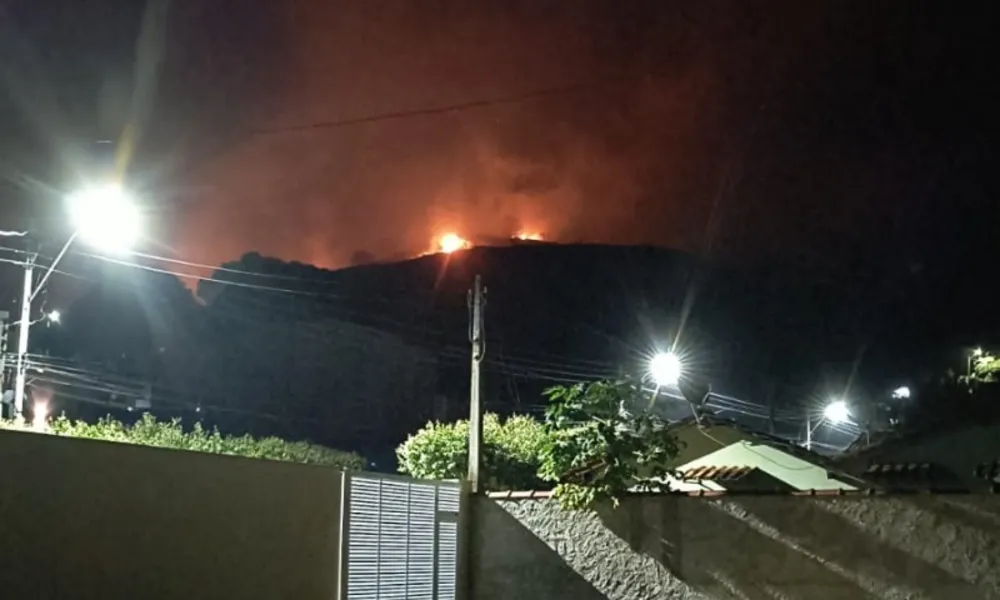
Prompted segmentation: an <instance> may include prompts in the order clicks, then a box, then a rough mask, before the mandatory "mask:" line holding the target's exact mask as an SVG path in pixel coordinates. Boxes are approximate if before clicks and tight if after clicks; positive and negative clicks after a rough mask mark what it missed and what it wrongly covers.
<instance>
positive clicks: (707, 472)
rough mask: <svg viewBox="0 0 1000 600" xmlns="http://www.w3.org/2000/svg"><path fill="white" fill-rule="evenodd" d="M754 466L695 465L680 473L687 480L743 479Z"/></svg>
mask: <svg viewBox="0 0 1000 600" xmlns="http://www.w3.org/2000/svg"><path fill="white" fill-rule="evenodd" d="M753 469H754V468H753V467H729V466H726V467H713V466H705V467H695V468H693V469H688V470H687V471H682V472H681V473H680V478H681V479H683V480H685V481H700V480H704V479H707V480H709V481H732V480H734V479H741V478H743V477H746V476H747V475H748V474H749V473H750V472H751V471H753Z"/></svg>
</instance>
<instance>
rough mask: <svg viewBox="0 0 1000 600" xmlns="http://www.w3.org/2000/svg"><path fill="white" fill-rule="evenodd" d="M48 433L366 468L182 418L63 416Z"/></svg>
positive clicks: (316, 450) (301, 445) (331, 454)
mask: <svg viewBox="0 0 1000 600" xmlns="http://www.w3.org/2000/svg"><path fill="white" fill-rule="evenodd" d="M0 427H2V428H8V429H12V428H14V427H15V426H14V425H13V424H11V423H9V422H0ZM48 431H49V433H53V434H55V435H62V436H67V437H77V438H88V439H93V440H104V441H107V442H120V443H125V444H137V445H140V446H153V447H156V448H172V449H175V450H190V451H194V452H208V453H211V454H226V455H230V456H244V457H247V458H259V459H266V460H279V461H285V462H295V463H306V464H313V465H325V466H331V467H337V468H340V469H352V470H360V469H363V468H364V465H365V462H364V459H363V458H362V457H361V456H359V455H357V454H353V453H350V452H342V451H339V450H333V449H331V448H326V447H324V446H318V445H316V444H310V443H308V442H290V441H287V440H283V439H280V438H276V437H265V438H256V437H253V436H250V435H242V436H230V435H223V434H221V433H220V432H219V430H218V429H214V428H213V429H211V430H209V429H205V428H204V427H202V425H201V423H195V424H194V426H193V427H191V428H190V429H188V430H185V429H184V427H183V426H182V425H181V421H180V419H173V420H171V421H158V420H157V419H156V417H154V416H152V415H150V414H144V415H142V417H141V418H140V419H139V420H138V421H136V422H135V423H134V424H132V425H127V424H125V423H122V422H121V421H117V420H115V419H113V418H111V417H110V416H108V417H105V418H103V419H101V420H100V421H98V422H96V423H86V422H83V421H72V420H70V419H68V418H66V417H65V416H60V417H58V418H55V419H53V420H52V421H51V422H49V424H48Z"/></svg>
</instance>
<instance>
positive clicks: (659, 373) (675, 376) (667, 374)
mask: <svg viewBox="0 0 1000 600" xmlns="http://www.w3.org/2000/svg"><path fill="white" fill-rule="evenodd" d="M683 371H684V366H683V365H682V364H681V359H680V358H679V357H678V356H677V355H676V354H674V353H673V352H660V353H659V354H657V355H656V356H654V357H653V360H651V361H649V374H650V375H651V376H652V378H653V382H654V383H656V385H657V386H659V387H663V386H668V385H677V382H678V381H680V380H681V375H682V373H683Z"/></svg>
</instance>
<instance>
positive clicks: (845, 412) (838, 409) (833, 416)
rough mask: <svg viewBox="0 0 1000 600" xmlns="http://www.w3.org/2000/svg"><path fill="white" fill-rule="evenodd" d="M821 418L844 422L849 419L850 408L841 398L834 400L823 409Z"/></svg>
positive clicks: (833, 421) (832, 421)
mask: <svg viewBox="0 0 1000 600" xmlns="http://www.w3.org/2000/svg"><path fill="white" fill-rule="evenodd" d="M823 418H825V419H826V420H828V421H830V422H831V423H835V424H836V423H846V422H847V421H850V420H851V409H850V407H849V406H847V403H846V402H844V401H843V400H835V401H833V402H831V403H829V404H827V405H826V408H824V409H823Z"/></svg>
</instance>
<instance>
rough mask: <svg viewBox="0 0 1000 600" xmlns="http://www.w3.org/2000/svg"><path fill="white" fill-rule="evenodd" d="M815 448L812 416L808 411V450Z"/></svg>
mask: <svg viewBox="0 0 1000 600" xmlns="http://www.w3.org/2000/svg"><path fill="white" fill-rule="evenodd" d="M812 449H813V428H812V417H811V416H810V415H809V413H808V412H806V450H812Z"/></svg>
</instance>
